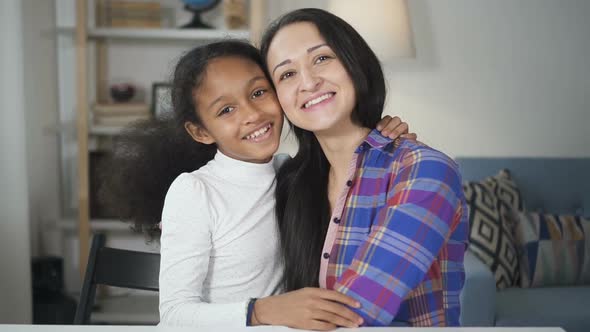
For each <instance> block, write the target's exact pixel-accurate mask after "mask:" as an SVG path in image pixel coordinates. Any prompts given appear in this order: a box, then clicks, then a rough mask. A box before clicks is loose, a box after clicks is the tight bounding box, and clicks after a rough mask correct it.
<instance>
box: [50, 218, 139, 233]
mask: <svg viewBox="0 0 590 332" xmlns="http://www.w3.org/2000/svg"><path fill="white" fill-rule="evenodd" d="M57 228H59V229H61V230H67V231H74V230H76V229H78V223H77V221H76V220H74V219H62V220H59V221H58V222H57ZM90 229H91V230H93V231H99V232H105V231H119V232H130V233H131V232H132V231H131V225H130V224H127V223H125V222H122V221H121V220H117V219H91V220H90Z"/></svg>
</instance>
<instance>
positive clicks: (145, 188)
mask: <svg viewBox="0 0 590 332" xmlns="http://www.w3.org/2000/svg"><path fill="white" fill-rule="evenodd" d="M219 57H240V58H243V59H247V60H250V61H252V62H253V64H255V65H258V66H260V68H264V66H263V62H262V58H261V57H260V53H259V51H258V50H257V49H256V48H255V47H254V46H252V45H251V44H249V43H248V42H245V41H239V40H223V41H219V42H215V43H211V44H207V45H204V46H199V47H196V48H193V49H192V50H190V51H189V52H187V53H186V54H184V55H183V56H182V57H181V58H180V60H179V61H178V64H177V65H176V68H175V70H174V75H173V79H172V89H171V97H172V108H173V112H172V116H171V117H169V118H166V119H153V120H147V121H141V122H136V123H134V124H132V125H130V126H128V127H127V128H126V130H124V131H123V133H122V134H121V135H120V136H119V137H118V139H117V140H116V142H115V144H114V147H113V151H112V154H111V155H110V158H109V159H108V160H107V162H105V163H104V164H103V165H102V167H101V168H100V169H99V172H100V178H101V185H100V189H99V192H98V198H99V200H100V201H101V203H102V204H103V205H104V206H105V207H107V208H108V209H109V210H110V211H114V212H115V213H116V214H117V215H118V217H119V218H120V219H121V220H123V221H128V222H132V223H133V224H134V229H135V230H136V231H139V232H144V233H146V234H147V235H148V236H149V237H150V238H151V239H154V238H156V237H158V236H159V234H160V228H159V223H160V220H161V217H162V208H163V207H164V199H165V197H166V193H167V191H168V188H169V187H170V185H171V184H172V182H173V181H174V179H176V177H177V176H178V175H180V174H182V173H184V172H192V171H194V170H196V169H198V168H200V167H202V166H203V165H205V164H206V163H208V162H209V161H210V160H212V159H213V157H214V156H215V153H216V151H217V147H216V145H215V144H211V145H206V144H202V143H198V142H196V141H194V140H193V139H192V138H191V137H190V136H189V134H188V133H187V132H186V130H185V123H186V122H192V123H194V124H197V125H202V123H201V120H200V118H199V115H198V112H197V109H196V102H195V98H198V96H196V95H195V91H196V90H198V88H199V86H200V84H201V82H202V81H203V79H204V76H205V72H206V69H207V65H208V63H209V62H210V61H211V60H213V59H215V58H219ZM269 81H270V79H269Z"/></svg>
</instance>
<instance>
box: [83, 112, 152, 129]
mask: <svg viewBox="0 0 590 332" xmlns="http://www.w3.org/2000/svg"><path fill="white" fill-rule="evenodd" d="M150 118H151V116H150V114H145V115H122V116H96V115H95V116H94V117H93V122H94V125H96V126H105V127H124V126H126V125H128V124H131V123H133V122H135V121H139V120H148V119H150Z"/></svg>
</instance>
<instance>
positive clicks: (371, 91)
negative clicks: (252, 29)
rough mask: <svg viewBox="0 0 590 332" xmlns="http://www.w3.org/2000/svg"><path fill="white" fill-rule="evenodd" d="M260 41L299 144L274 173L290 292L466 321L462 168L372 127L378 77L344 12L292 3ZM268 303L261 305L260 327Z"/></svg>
mask: <svg viewBox="0 0 590 332" xmlns="http://www.w3.org/2000/svg"><path fill="white" fill-rule="evenodd" d="M261 45H262V46H261V52H262V54H263V57H264V59H265V61H266V65H267V70H268V72H269V73H270V75H271V79H272V82H273V84H274V86H275V90H276V91H277V96H278V98H279V101H280V103H281V106H282V107H283V110H284V112H285V114H286V115H287V118H288V119H289V120H290V122H291V123H292V125H293V130H294V132H295V135H296V137H297V139H298V141H299V146H300V148H299V152H298V153H297V155H296V156H295V157H294V158H293V159H291V160H289V161H286V162H285V165H283V167H282V168H281V169H280V171H279V173H278V176H277V217H278V221H279V231H280V238H281V245H282V251H283V258H284V264H285V273H284V275H283V276H284V280H283V284H284V287H285V290H294V289H299V288H301V287H310V286H311V287H314V286H318V285H319V286H320V287H322V288H325V289H331V290H337V291H339V292H341V293H343V294H345V295H348V296H350V297H352V298H354V299H356V300H358V301H359V302H360V303H361V307H360V308H353V310H354V311H355V312H357V313H358V314H360V315H361V316H362V317H363V319H364V325H391V324H393V323H394V322H403V323H406V324H409V325H413V326H425V325H426V326H428V325H436V326H446V325H459V314H460V305H459V294H460V291H461V288H462V286H463V282H464V272H463V254H464V250H465V247H466V241H467V227H468V224H467V210H466V206H465V202H464V197H463V193H462V189H461V177H460V174H459V172H458V168H457V165H456V164H455V163H454V162H453V161H452V159H451V158H449V157H447V156H446V155H444V154H443V153H441V152H439V151H436V150H434V149H431V148H429V147H427V146H425V145H423V144H421V143H419V142H416V141H413V140H404V141H402V142H401V144H399V146H397V144H394V141H393V140H391V139H389V138H387V137H384V136H382V135H380V134H379V133H378V132H376V131H371V128H373V127H374V126H375V124H376V122H377V121H378V120H379V118H380V116H381V112H382V110H383V103H384V100H385V84H384V79H383V73H382V70H381V67H380V64H379V61H378V60H377V58H376V56H375V55H374V53H373V52H372V51H371V49H370V48H369V47H368V45H367V44H366V43H365V41H364V40H363V39H362V37H361V36H360V35H359V34H358V33H357V32H356V31H355V30H354V29H353V28H352V27H351V26H350V25H348V24H347V23H346V22H344V21H343V20H341V19H340V18H338V17H336V16H334V15H332V14H330V13H328V12H325V11H322V10H319V9H302V10H296V11H294V12H291V13H288V14H286V15H285V16H283V17H282V18H280V19H278V20H277V21H276V22H275V23H274V24H273V25H271V27H270V28H269V29H268V31H267V32H266V34H265V36H264V38H263V41H262V44H261ZM301 239H306V241H305V242H302V241H301ZM310 258H313V259H310ZM268 308H269V306H268V302H267V301H265V299H261V300H259V301H257V302H256V303H255V309H254V311H255V313H256V316H257V317H258V319H259V320H260V321H261V322H263V323H264V322H265V319H266V314H267V312H268Z"/></svg>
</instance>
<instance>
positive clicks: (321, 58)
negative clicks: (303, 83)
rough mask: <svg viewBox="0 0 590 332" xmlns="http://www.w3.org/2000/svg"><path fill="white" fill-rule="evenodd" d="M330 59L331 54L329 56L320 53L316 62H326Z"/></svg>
mask: <svg viewBox="0 0 590 332" xmlns="http://www.w3.org/2000/svg"><path fill="white" fill-rule="evenodd" d="M328 59H330V57H329V56H327V55H320V56H319V57H317V58H316V59H315V63H321V62H324V61H326V60H328Z"/></svg>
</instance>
